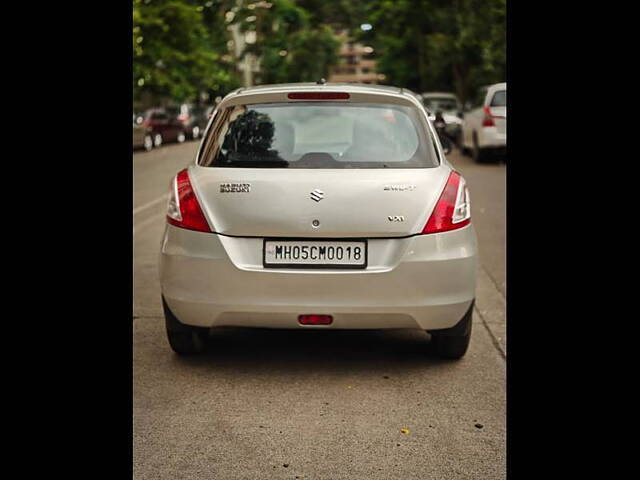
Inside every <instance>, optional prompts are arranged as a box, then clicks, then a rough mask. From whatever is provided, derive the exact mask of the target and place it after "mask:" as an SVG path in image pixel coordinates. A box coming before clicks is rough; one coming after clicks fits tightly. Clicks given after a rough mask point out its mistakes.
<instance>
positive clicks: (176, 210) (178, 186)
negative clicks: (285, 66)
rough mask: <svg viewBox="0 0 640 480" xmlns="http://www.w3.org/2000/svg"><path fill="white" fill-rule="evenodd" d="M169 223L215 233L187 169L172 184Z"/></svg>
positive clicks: (168, 212)
mask: <svg viewBox="0 0 640 480" xmlns="http://www.w3.org/2000/svg"><path fill="white" fill-rule="evenodd" d="M167 222H169V223H170V224H171V225H175V226H176V227H180V228H186V229H187V230H196V231H198V232H207V233H213V232H212V231H211V228H209V224H208V223H207V219H206V218H205V217H204V213H202V209H201V208H200V204H199V203H198V199H197V198H196V194H195V192H194V191H193V187H192V186H191V182H190V181H189V173H188V171H187V169H186V168H185V169H184V170H182V171H180V172H178V174H177V175H176V176H175V178H174V179H173V181H172V182H171V194H170V196H169V205H168V207H167Z"/></svg>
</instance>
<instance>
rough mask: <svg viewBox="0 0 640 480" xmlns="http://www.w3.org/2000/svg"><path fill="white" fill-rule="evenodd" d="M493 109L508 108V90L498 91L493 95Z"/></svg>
mask: <svg viewBox="0 0 640 480" xmlns="http://www.w3.org/2000/svg"><path fill="white" fill-rule="evenodd" d="M491 106H492V107H506V106H507V91H506V90H498V91H497V92H496V93H494V94H493V98H492V99H491Z"/></svg>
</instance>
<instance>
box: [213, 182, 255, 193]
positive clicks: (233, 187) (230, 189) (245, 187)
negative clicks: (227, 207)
mask: <svg viewBox="0 0 640 480" xmlns="http://www.w3.org/2000/svg"><path fill="white" fill-rule="evenodd" d="M250 191H251V184H250V183H221V184H220V193H249V192H250Z"/></svg>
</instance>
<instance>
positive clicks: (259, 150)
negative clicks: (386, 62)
mask: <svg viewBox="0 0 640 480" xmlns="http://www.w3.org/2000/svg"><path fill="white" fill-rule="evenodd" d="M202 151H203V153H202V156H201V158H200V159H199V164H200V165H202V166H209V167H247V168H424V167H435V166H437V165H438V162H437V159H436V154H435V151H434V150H433V145H432V143H431V141H430V139H429V137H428V132H427V131H426V129H425V127H424V125H423V123H422V121H421V119H420V116H419V111H418V110H417V109H416V108H412V107H406V106H401V105H392V104H370V103H354V104H344V103H334V102H300V103H295V104H294V103H272V104H254V105H237V106H233V107H229V108H227V109H225V110H224V111H222V112H220V114H218V115H216V121H215V123H214V125H212V127H211V128H210V133H209V136H208V139H207V140H206V143H205V147H204V148H203V150H202Z"/></svg>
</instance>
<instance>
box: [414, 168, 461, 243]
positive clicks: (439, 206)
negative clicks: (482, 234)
mask: <svg viewBox="0 0 640 480" xmlns="http://www.w3.org/2000/svg"><path fill="white" fill-rule="evenodd" d="M469 223H471V200H470V199H469V189H468V188H467V184H466V182H465V181H464V178H462V176H461V175H460V174H459V173H458V172H455V171H454V172H451V173H450V174H449V178H448V179H447V184H446V185H445V187H444V190H443V191H442V194H440V198H439V199H438V203H436V206H435V208H434V209H433V213H431V217H429V220H428V221H427V224H426V225H425V226H424V229H423V230H422V234H423V235H424V234H427V233H440V232H448V231H450V230H456V229H458V228H462V227H464V226H465V225H469Z"/></svg>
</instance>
